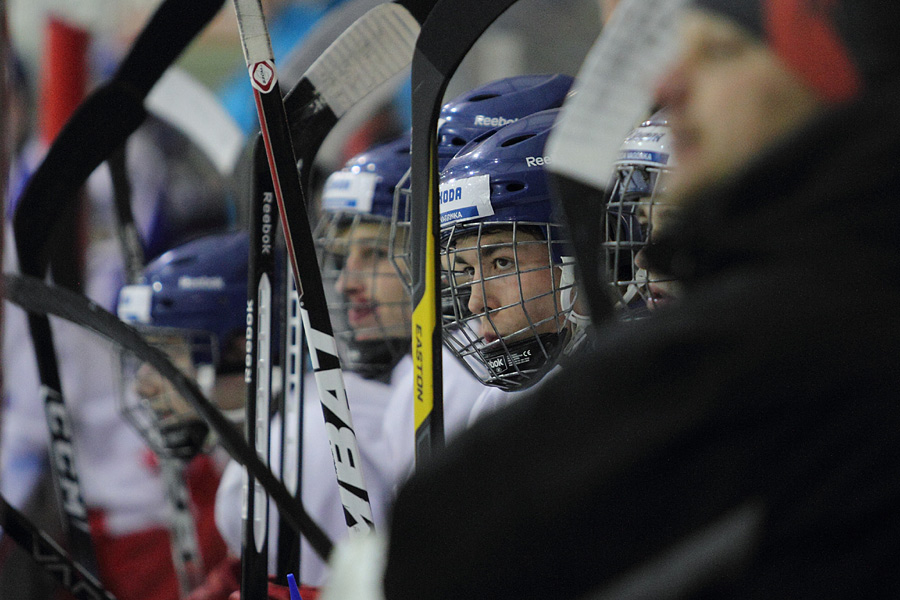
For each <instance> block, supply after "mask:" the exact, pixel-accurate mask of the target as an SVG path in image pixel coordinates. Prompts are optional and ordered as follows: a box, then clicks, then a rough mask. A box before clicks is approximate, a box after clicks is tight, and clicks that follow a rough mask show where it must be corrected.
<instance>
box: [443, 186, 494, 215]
mask: <svg viewBox="0 0 900 600" xmlns="http://www.w3.org/2000/svg"><path fill="white" fill-rule="evenodd" d="M440 192H441V225H442V226H443V225H447V224H449V223H458V222H461V221H470V220H472V219H480V218H483V217H489V216H491V215H493V214H494V208H493V207H492V206H491V181H490V175H476V176H475V177H466V178H465V179H453V180H451V181H448V182H446V183H442V184H441V186H440Z"/></svg>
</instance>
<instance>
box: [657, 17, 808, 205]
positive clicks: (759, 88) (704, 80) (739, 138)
mask: <svg viewBox="0 0 900 600" xmlns="http://www.w3.org/2000/svg"><path fill="white" fill-rule="evenodd" d="M681 43H682V51H681V53H680V56H679V58H678V59H677V60H676V61H675V63H674V64H673V66H672V67H671V68H670V69H669V70H668V73H667V74H666V75H665V76H664V77H663V79H662V80H661V81H660V83H659V86H658V89H657V101H658V103H659V105H661V106H665V107H666V110H667V113H668V120H669V125H670V126H671V128H672V133H673V137H674V140H675V144H674V149H675V153H676V154H677V155H678V162H679V166H678V169H677V170H676V172H675V173H674V174H673V177H672V179H671V182H670V183H671V186H672V190H673V192H675V193H676V195H677V196H679V197H684V195H685V194H690V193H693V192H695V191H697V190H698V189H700V188H702V187H704V186H707V185H709V184H710V183H712V182H715V181H718V180H721V179H722V178H724V177H726V176H727V175H729V174H731V173H733V172H735V171H737V170H739V169H740V168H741V167H742V166H743V165H745V164H746V163H747V161H748V159H749V158H750V157H752V156H754V155H756V154H757V153H759V152H760V151H761V150H763V149H765V148H766V147H768V146H769V145H771V144H772V142H773V141H775V140H777V139H779V138H781V137H783V136H785V135H786V134H787V133H789V132H791V131H793V130H795V129H797V128H798V127H799V126H800V125H801V124H803V123H805V122H807V121H808V120H809V119H810V118H811V117H812V116H813V115H815V114H816V113H818V112H819V111H821V110H822V108H823V104H822V103H821V101H820V100H818V99H817V97H816V96H815V94H814V93H813V91H812V90H811V89H810V88H809V87H808V86H806V85H805V84H804V83H803V82H801V81H800V80H799V79H798V78H797V77H796V76H794V75H793V74H792V73H791V72H790V71H788V70H787V68H786V67H785V66H784V65H783V63H782V62H781V61H780V60H779V59H778V58H777V57H776V55H775V54H774V53H772V52H771V51H770V50H769V49H768V48H767V47H766V46H765V45H764V43H763V42H761V41H759V40H757V39H756V38H754V37H753V36H752V35H750V34H749V33H747V32H745V31H744V30H743V29H742V28H740V27H739V26H737V25H735V24H734V23H732V22H731V21H730V20H728V19H726V18H724V17H720V16H716V15H712V14H710V13H707V12H703V11H699V10H692V11H688V12H687V13H686V15H685V18H684V22H683V28H682V32H681Z"/></svg>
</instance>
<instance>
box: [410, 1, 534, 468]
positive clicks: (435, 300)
mask: <svg viewBox="0 0 900 600" xmlns="http://www.w3.org/2000/svg"><path fill="white" fill-rule="evenodd" d="M515 1H516V0H492V1H484V0H439V1H438V2H437V3H436V4H435V6H434V9H433V10H432V11H431V13H430V14H429V16H428V19H427V20H426V21H425V23H424V24H423V25H422V31H421V33H420V34H419V39H418V40H417V41H416V50H415V54H414V55H413V61H412V89H413V94H412V110H413V128H412V159H411V160H412V164H411V174H410V178H411V181H410V184H411V190H412V200H411V202H412V207H411V211H410V228H411V236H412V239H411V242H410V250H411V254H412V264H411V269H412V273H411V276H412V301H413V307H414V308H413V325H412V340H413V341H412V347H413V365H414V367H413V368H414V370H415V375H416V376H415V389H414V407H415V408H414V410H415V420H414V422H415V428H416V461H417V462H422V463H424V462H426V461H428V460H429V459H430V458H431V456H432V455H433V453H434V452H435V451H438V450H440V449H441V448H443V446H444V415H443V381H442V373H441V366H442V365H441V344H442V342H441V323H440V321H439V319H440V314H441V297H440V263H439V257H438V252H437V249H438V246H437V240H439V239H440V223H439V222H438V219H437V216H436V215H437V214H438V205H437V202H438V161H437V122H438V116H439V114H440V109H441V102H442V100H443V98H444V92H446V90H447V84H448V83H449V82H450V78H451V77H452V76H453V74H454V73H455V72H456V69H457V67H458V66H459V63H460V62H462V59H463V58H464V57H465V55H466V53H467V52H468V51H469V49H470V48H471V47H472V45H473V44H475V42H476V41H478V38H479V37H481V35H482V34H483V33H484V32H485V30H486V29H487V28H488V27H489V26H490V25H491V24H492V23H493V22H494V21H495V20H496V19H497V17H499V16H500V15H501V14H503V12H504V11H506V9H507V8H509V7H510V6H512V5H513V4H514V3H515ZM460 15H464V16H465V18H460ZM448 23H452V24H453V27H452V30H451V31H452V34H450V35H448V33H447V31H448Z"/></svg>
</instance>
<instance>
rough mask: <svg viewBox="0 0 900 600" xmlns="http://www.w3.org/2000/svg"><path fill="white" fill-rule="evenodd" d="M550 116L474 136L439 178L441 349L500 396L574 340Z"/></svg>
mask: <svg viewBox="0 0 900 600" xmlns="http://www.w3.org/2000/svg"><path fill="white" fill-rule="evenodd" d="M558 112H559V110H558V109H552V110H546V111H541V112H538V113H535V114H532V115H529V116H527V117H523V118H521V119H519V120H518V121H515V122H513V123H511V124H509V125H506V126H504V127H501V128H499V129H495V130H491V131H490V132H487V133H485V134H483V135H482V136H480V137H478V138H476V139H475V140H473V141H472V142H470V143H469V144H467V145H466V146H465V147H464V148H463V149H462V150H460V152H459V153H458V154H457V155H456V156H455V157H454V158H453V159H452V160H451V161H450V162H449V163H448V164H447V167H446V168H445V169H444V171H443V173H442V174H441V186H440V190H441V210H440V220H441V254H442V264H443V267H444V274H443V281H444V284H443V286H442V290H441V291H442V302H443V307H444V330H443V338H444V343H445V344H446V345H447V347H448V348H449V349H450V350H451V352H453V353H454V354H455V355H456V356H457V357H458V358H460V359H461V360H462V361H463V363H465V364H466V365H467V366H468V367H469V368H470V370H471V371H472V372H473V374H475V376H476V377H478V378H479V379H480V380H481V381H482V382H484V383H485V384H487V385H493V386H496V387H500V388H502V389H507V390H510V389H517V388H521V387H525V386H528V385H530V384H532V383H534V382H535V381H537V380H539V379H540V377H541V376H542V375H543V373H544V372H545V370H546V369H547V368H549V367H551V366H552V365H553V364H555V362H556V360H557V359H558V357H559V356H560V354H561V352H563V351H564V350H566V349H568V348H571V347H572V345H573V344H574V342H575V340H576V339H577V338H576V335H575V333H576V331H575V330H576V324H578V319H577V318H576V315H575V313H574V302H575V285H574V263H573V259H572V258H571V256H570V254H571V252H569V250H568V249H569V243H568V236H567V234H566V231H565V229H564V228H563V225H562V220H561V218H560V217H559V216H558V214H557V211H556V207H555V205H554V202H553V201H552V199H551V195H550V189H549V183H548V172H547V170H546V169H545V166H546V165H547V164H548V159H547V157H545V156H544V147H545V145H546V142H547V138H548V137H549V135H550V131H551V129H552V127H553V125H554V123H555V120H556V117H557V114H558Z"/></svg>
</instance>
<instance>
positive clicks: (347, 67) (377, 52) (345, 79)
mask: <svg viewBox="0 0 900 600" xmlns="http://www.w3.org/2000/svg"><path fill="white" fill-rule="evenodd" d="M419 29H420V27H419V23H418V21H416V19H415V18H414V17H413V16H412V14H410V12H409V11H408V10H407V9H406V8H404V7H403V6H400V5H399V4H396V3H394V2H389V3H386V4H381V5H379V6H376V7H375V8H373V9H372V10H370V11H369V12H367V13H366V14H365V15H363V17H362V18H360V19H358V20H357V21H356V22H355V23H354V24H353V25H351V26H350V27H349V28H348V29H347V30H346V31H345V32H344V33H343V34H341V36H340V37H339V38H338V39H337V40H335V42H334V43H333V44H332V45H331V46H329V47H328V50H327V51H326V52H324V53H323V54H322V56H321V57H320V58H319V59H318V60H316V61H315V62H314V63H313V64H312V66H310V68H309V70H308V71H307V72H306V78H307V79H309V81H310V82H311V83H312V84H313V85H314V86H315V88H316V89H317V90H318V91H319V92H320V93H321V95H322V97H323V99H324V100H325V101H326V102H327V103H328V105H329V106H330V107H331V110H332V111H333V112H334V114H335V116H336V117H338V118H340V117H341V116H342V115H343V114H344V113H346V112H347V111H348V110H349V109H350V108H352V107H353V105H355V104H356V103H357V102H359V101H360V100H362V99H363V98H364V97H365V96H367V95H368V94H369V93H370V92H372V91H373V90H375V89H377V88H378V87H380V86H381V85H382V84H383V83H384V82H386V81H388V80H390V79H391V78H392V77H394V76H395V75H397V74H398V73H400V72H402V71H404V70H406V69H408V68H409V63H410V62H411V61H412V56H413V50H414V48H415V44H416V38H417V37H418V35H419Z"/></svg>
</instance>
